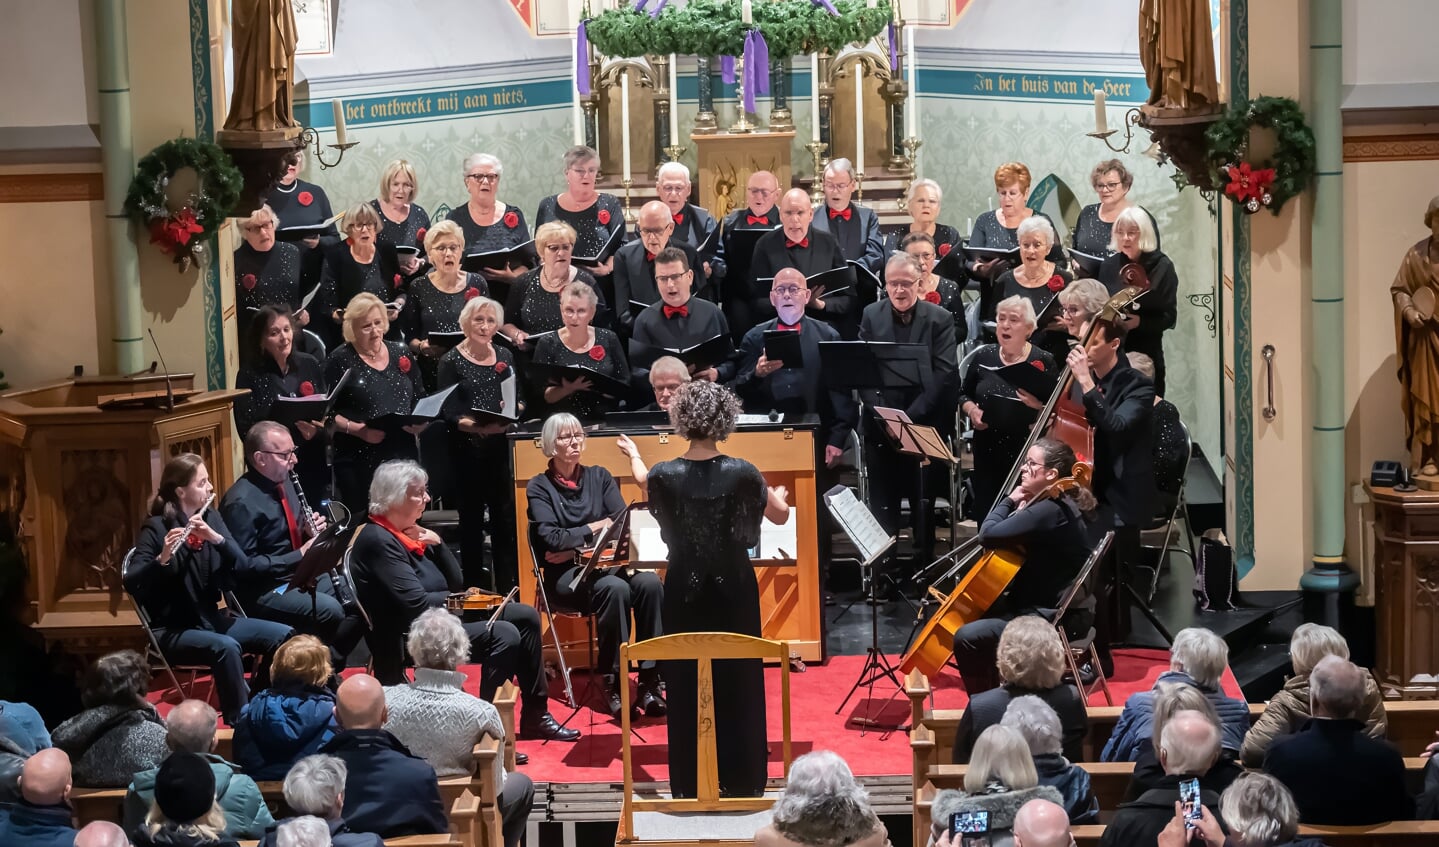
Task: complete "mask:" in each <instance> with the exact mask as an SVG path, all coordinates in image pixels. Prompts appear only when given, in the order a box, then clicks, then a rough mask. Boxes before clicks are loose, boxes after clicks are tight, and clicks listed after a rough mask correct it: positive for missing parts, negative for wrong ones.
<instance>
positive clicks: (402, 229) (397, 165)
mask: <svg viewBox="0 0 1439 847" xmlns="http://www.w3.org/2000/svg"><path fill="white" fill-rule="evenodd" d="M419 193H420V182H419V180H418V179H417V178H416V177H415V168H414V166H413V165H411V164H410V163H409V162H407V161H405V160H404V159H396V160H394V161H393V162H391V163H389V164H388V165H385V169H384V170H383V171H381V172H380V196H379V197H376V198H375V199H374V200H371V201H370V205H371V206H373V207H374V209H375V211H376V212H379V214H380V232H379V235H378V237H377V238H376V240H377V241H379V242H381V243H385V244H389V245H391V246H393V247H396V248H409V249H412V250H414V251H415V252H414V253H413V254H411V253H409V252H402V253H400V257H399V259H400V273H402V274H404V275H405V277H406V278H409V277H412V276H414V275H415V274H416V273H418V272H419V270H420V266H421V265H422V264H423V262H422V261H421V260H422V258H423V254H424V249H425V235H426V233H428V232H429V229H430V215H429V213H428V212H426V211H425V210H424V208H423V207H421V206H420V204H418V203H416V202H414V200H415V197H416V196H417V195H419Z"/></svg>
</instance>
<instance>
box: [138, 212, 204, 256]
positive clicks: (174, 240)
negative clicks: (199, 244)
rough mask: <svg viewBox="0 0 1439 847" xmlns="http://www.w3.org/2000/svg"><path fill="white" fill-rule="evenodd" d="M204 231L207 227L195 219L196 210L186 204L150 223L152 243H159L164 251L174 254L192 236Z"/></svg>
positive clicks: (187, 242) (188, 241)
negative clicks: (178, 209) (165, 216)
mask: <svg viewBox="0 0 1439 847" xmlns="http://www.w3.org/2000/svg"><path fill="white" fill-rule="evenodd" d="M204 231H205V228H204V227H202V226H200V222H199V221H198V220H196V219H195V210H194V209H191V208H190V207H189V206H186V207H185V208H183V209H181V210H180V211H178V212H175V213H174V214H172V215H171V216H170V217H168V218H165V219H164V220H159V219H157V220H155V221H154V222H152V223H151V224H150V243H151V244H158V245H159V246H160V249H161V250H162V251H164V252H165V253H167V254H170V255H174V254H175V252H176V250H177V249H178V248H180V247H184V246H185V245H186V244H189V243H190V239H191V237H193V236H195V235H198V234H200V233H202V232H204Z"/></svg>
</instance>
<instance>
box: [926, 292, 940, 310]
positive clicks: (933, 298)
mask: <svg viewBox="0 0 1439 847" xmlns="http://www.w3.org/2000/svg"><path fill="white" fill-rule="evenodd" d="M924 302H926V303H933V304H934V305H936V306H938V305H939V292H938V291H927V292H925V295H924Z"/></svg>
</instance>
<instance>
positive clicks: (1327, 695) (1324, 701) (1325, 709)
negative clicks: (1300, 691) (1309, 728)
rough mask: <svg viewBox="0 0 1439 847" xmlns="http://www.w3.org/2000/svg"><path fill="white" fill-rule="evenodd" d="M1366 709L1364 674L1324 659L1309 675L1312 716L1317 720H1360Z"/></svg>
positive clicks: (1336, 659) (1351, 665)
mask: <svg viewBox="0 0 1439 847" xmlns="http://www.w3.org/2000/svg"><path fill="white" fill-rule="evenodd" d="M1363 708H1364V671H1362V670H1360V669H1359V666H1358V665H1356V664H1354V663H1353V662H1351V661H1349V660H1348V659H1341V658H1339V657H1338V656H1325V657H1324V658H1322V659H1320V660H1319V662H1318V663H1317V664H1315V665H1314V670H1312V671H1310V672H1309V713H1310V714H1311V715H1313V716H1314V717H1316V718H1339V719H1347V718H1357V717H1359V715H1360V713H1361V711H1362V710H1363Z"/></svg>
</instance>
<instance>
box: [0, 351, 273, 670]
mask: <svg viewBox="0 0 1439 847" xmlns="http://www.w3.org/2000/svg"><path fill="white" fill-rule="evenodd" d="M193 383H194V375H193V374H171V375H170V376H169V377H166V376H164V375H158V374H146V375H144V376H139V377H119V376H116V377H103V376H102V377H76V378H73V379H67V380H64V381H61V382H55V383H50V384H48V385H42V386H39V387H36V388H24V389H18V390H12V391H8V392H6V393H4V394H0V479H3V482H4V494H3V498H4V499H3V501H0V513H3V514H4V516H5V519H6V526H7V527H8V528H12V529H15V531H16V536H17V538H18V540H19V544H20V549H21V551H22V553H23V555H24V557H25V562H26V564H27V566H28V569H29V582H28V587H27V593H28V598H27V599H28V600H29V605H28V608H27V614H26V620H25V622H26V623H29V624H33V625H34V626H35V627H36V629H37V630H38V631H39V632H40V633H41V635H42V636H43V637H44V638H45V639H46V641H47V642H51V643H54V642H62V643H64V644H65V646H66V647H67V648H68V649H69V650H70V651H71V652H74V653H77V654H80V655H85V656H92V655H98V654H100V653H104V652H107V651H109V650H114V649H119V648H121V647H127V646H130V647H133V646H137V645H141V644H143V643H144V634H143V633H142V632H141V630H140V628H139V621H138V619H137V618H136V617H135V613H134V610H133V608H132V607H131V605H130V602H129V600H128V599H125V598H124V594H123V591H122V588H121V585H120V562H121V560H122V559H123V558H124V556H125V552H126V551H127V550H129V549H130V547H131V546H132V545H133V544H134V543H135V537H136V535H137V534H138V532H139V529H140V524H141V523H142V522H143V520H144V516H145V515H146V513H147V510H148V506H149V502H150V499H151V497H152V496H153V495H154V491H155V486H156V484H157V483H158V481H159V478H160V469H161V468H162V467H163V466H164V464H165V462H167V461H168V460H169V459H170V458H171V457H172V456H175V455H177V454H180V453H198V454H200V455H201V456H203V457H204V459H205V465H206V467H207V468H209V470H210V478H211V480H212V481H213V482H214V485H215V490H216V491H217V492H222V491H224V490H225V488H226V487H228V486H229V484H230V483H231V482H232V481H233V479H234V465H233V459H232V456H233V451H234V445H233V441H234V437H235V434H234V423H233V417H232V415H231V412H230V407H231V402H232V400H233V399H234V398H235V397H237V396H240V395H243V394H245V393H246V392H245V391H206V392H196V391H195V389H194V387H193ZM172 396H174V397H176V398H177V399H176V402H175V404H174V408H173V409H171V408H168V406H169V398H170V397H172Z"/></svg>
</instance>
